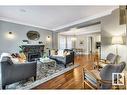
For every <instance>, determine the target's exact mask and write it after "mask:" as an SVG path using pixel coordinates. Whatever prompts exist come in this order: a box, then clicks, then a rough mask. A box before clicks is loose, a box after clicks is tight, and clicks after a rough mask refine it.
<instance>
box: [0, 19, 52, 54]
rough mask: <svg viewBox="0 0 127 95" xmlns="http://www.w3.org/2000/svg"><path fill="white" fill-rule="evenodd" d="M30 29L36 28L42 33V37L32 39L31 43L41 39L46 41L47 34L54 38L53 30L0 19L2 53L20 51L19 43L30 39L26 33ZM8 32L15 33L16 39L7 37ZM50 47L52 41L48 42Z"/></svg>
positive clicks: (0, 46)
mask: <svg viewBox="0 0 127 95" xmlns="http://www.w3.org/2000/svg"><path fill="white" fill-rule="evenodd" d="M30 30H35V31H38V32H39V33H40V39H39V40H37V41H32V42H31V43H38V42H39V41H42V42H46V41H47V40H46V39H47V36H50V37H51V39H52V31H48V30H44V29H41V28H35V27H30V26H25V25H20V24H15V23H10V22H5V21H0V53H2V52H10V53H12V52H19V45H21V44H22V40H28V38H27V36H26V33H27V32H28V31H30ZM8 32H12V33H13V35H14V36H15V37H14V39H8V38H7V34H8ZM48 47H49V48H51V47H52V41H51V42H50V43H49V44H48Z"/></svg>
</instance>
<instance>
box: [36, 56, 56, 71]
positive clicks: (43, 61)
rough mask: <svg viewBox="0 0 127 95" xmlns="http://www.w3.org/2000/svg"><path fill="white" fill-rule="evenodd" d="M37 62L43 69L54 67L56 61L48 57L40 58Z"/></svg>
mask: <svg viewBox="0 0 127 95" xmlns="http://www.w3.org/2000/svg"><path fill="white" fill-rule="evenodd" d="M37 64H38V65H39V67H41V68H44V69H48V70H49V69H56V61H55V60H53V59H50V58H40V59H39V60H38V61H37Z"/></svg>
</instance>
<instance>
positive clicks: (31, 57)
mask: <svg viewBox="0 0 127 95" xmlns="http://www.w3.org/2000/svg"><path fill="white" fill-rule="evenodd" d="M40 57H41V54H40V53H39V52H38V53H28V61H29V62H31V61H35V60H37V59H38V58H40Z"/></svg>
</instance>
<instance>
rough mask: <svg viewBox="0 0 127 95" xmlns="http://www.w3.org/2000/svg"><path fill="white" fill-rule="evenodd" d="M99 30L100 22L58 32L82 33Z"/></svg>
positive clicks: (66, 33)
mask: <svg viewBox="0 0 127 95" xmlns="http://www.w3.org/2000/svg"><path fill="white" fill-rule="evenodd" d="M99 32H101V24H97V25H91V26H87V27H83V28H79V29H77V28H72V29H70V30H69V31H64V32H60V33H59V34H61V35H83V34H92V33H99Z"/></svg>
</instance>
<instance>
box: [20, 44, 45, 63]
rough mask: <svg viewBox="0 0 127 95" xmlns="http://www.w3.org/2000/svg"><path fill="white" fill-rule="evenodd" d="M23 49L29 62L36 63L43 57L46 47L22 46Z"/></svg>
mask: <svg viewBox="0 0 127 95" xmlns="http://www.w3.org/2000/svg"><path fill="white" fill-rule="evenodd" d="M21 47H22V49H23V52H24V54H25V55H26V58H27V61H29V62H31V61H35V60H36V59H38V58H40V57H42V56H43V53H44V45H22V46H21Z"/></svg>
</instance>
